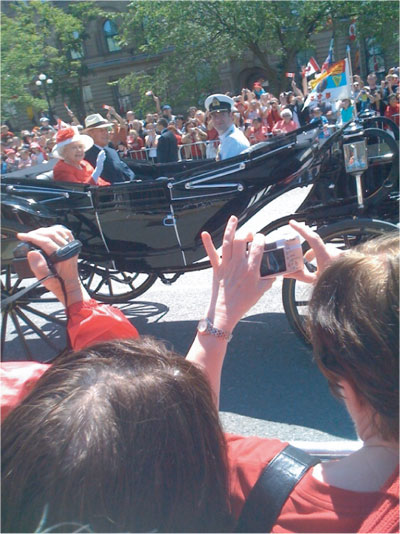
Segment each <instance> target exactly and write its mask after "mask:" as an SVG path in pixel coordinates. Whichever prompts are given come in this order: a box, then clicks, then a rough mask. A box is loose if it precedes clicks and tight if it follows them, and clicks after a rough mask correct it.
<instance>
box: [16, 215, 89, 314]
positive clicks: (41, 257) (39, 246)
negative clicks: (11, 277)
mask: <svg viewBox="0 0 400 534" xmlns="http://www.w3.org/2000/svg"><path fill="white" fill-rule="evenodd" d="M17 237H18V239H20V240H21V241H23V243H21V244H20V245H19V246H18V247H17V248H16V250H15V254H16V256H17V258H16V259H15V261H14V262H13V265H14V268H16V269H19V268H20V269H21V275H23V274H24V272H25V274H26V277H32V276H35V277H36V278H37V279H38V280H41V279H43V278H45V277H47V276H49V275H51V274H52V273H54V272H55V273H56V274H57V275H58V277H59V278H61V280H62V281H63V284H64V288H65V295H64V290H63V288H62V287H61V284H60V282H59V280H58V279H57V278H56V277H52V278H49V279H48V280H45V281H43V285H44V286H45V287H46V288H47V289H48V290H49V291H51V292H52V293H54V295H55V296H56V297H57V298H58V300H60V301H61V302H62V303H63V304H68V305H71V304H73V303H74V302H78V301H82V300H89V295H88V294H87V293H86V291H85V289H84V288H83V286H82V285H81V283H80V279H79V274H78V254H79V251H80V249H81V246H82V245H81V243H80V242H79V241H75V240H74V237H73V235H72V233H71V231H70V230H68V228H65V227H64V226H62V225H56V226H50V227H48V228H39V229H37V230H33V231H31V232H28V233H22V232H21V233H19V234H17ZM24 264H25V265H24ZM16 265H18V266H17V267H15V266H16ZM65 300H67V302H65Z"/></svg>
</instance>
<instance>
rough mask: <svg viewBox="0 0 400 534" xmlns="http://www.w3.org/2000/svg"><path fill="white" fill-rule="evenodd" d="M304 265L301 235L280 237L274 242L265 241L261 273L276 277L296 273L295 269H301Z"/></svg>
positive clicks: (265, 275) (264, 275)
mask: <svg viewBox="0 0 400 534" xmlns="http://www.w3.org/2000/svg"><path fill="white" fill-rule="evenodd" d="M303 265H304V261H303V250H302V248H301V244H300V237H299V236H295V237H290V238H289V239H278V240H277V241H274V242H273V243H265V247H264V254H263V257H262V260H261V266H260V275H261V276H263V277H274V276H278V275H282V274H287V273H294V272H295V271H301V270H302V269H303Z"/></svg>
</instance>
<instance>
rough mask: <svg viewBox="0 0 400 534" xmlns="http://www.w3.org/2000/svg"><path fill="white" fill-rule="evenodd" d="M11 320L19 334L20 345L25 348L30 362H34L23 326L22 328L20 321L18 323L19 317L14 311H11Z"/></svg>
mask: <svg viewBox="0 0 400 534" xmlns="http://www.w3.org/2000/svg"><path fill="white" fill-rule="evenodd" d="M11 320H12V322H13V323H14V326H15V330H16V331H17V333H18V339H19V341H20V343H21V344H22V346H23V348H24V350H25V353H26V354H27V356H28V359H29V360H33V356H32V353H31V351H30V350H29V347H28V344H27V342H26V339H25V336H24V333H23V332H22V329H21V326H20V324H19V321H18V317H17V315H16V313H15V312H14V311H11Z"/></svg>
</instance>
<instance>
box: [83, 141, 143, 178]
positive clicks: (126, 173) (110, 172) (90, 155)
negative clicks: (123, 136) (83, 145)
mask: <svg viewBox="0 0 400 534" xmlns="http://www.w3.org/2000/svg"><path fill="white" fill-rule="evenodd" d="M104 151H105V153H106V159H105V160H104V167H103V170H102V172H101V176H102V178H104V179H105V180H107V181H108V182H110V183H112V184H113V183H115V182H129V181H130V180H133V178H134V177H135V173H134V172H133V171H132V170H131V169H130V168H129V167H128V165H127V164H126V163H124V162H123V161H122V160H121V158H120V157H119V156H118V152H117V151H116V150H114V149H113V148H111V147H109V146H105V147H104ZM99 152H100V149H99V148H98V147H97V146H96V145H93V146H92V147H91V148H89V150H87V151H86V152H85V160H86V161H88V162H89V163H91V164H92V165H93V167H96V159H97V155H98V153H99Z"/></svg>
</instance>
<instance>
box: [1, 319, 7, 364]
mask: <svg viewBox="0 0 400 534" xmlns="http://www.w3.org/2000/svg"><path fill="white" fill-rule="evenodd" d="M2 315H3V317H2V320H1V354H4V344H5V341H6V333H7V322H8V312H7V311H6V312H5V313H3V314H2Z"/></svg>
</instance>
